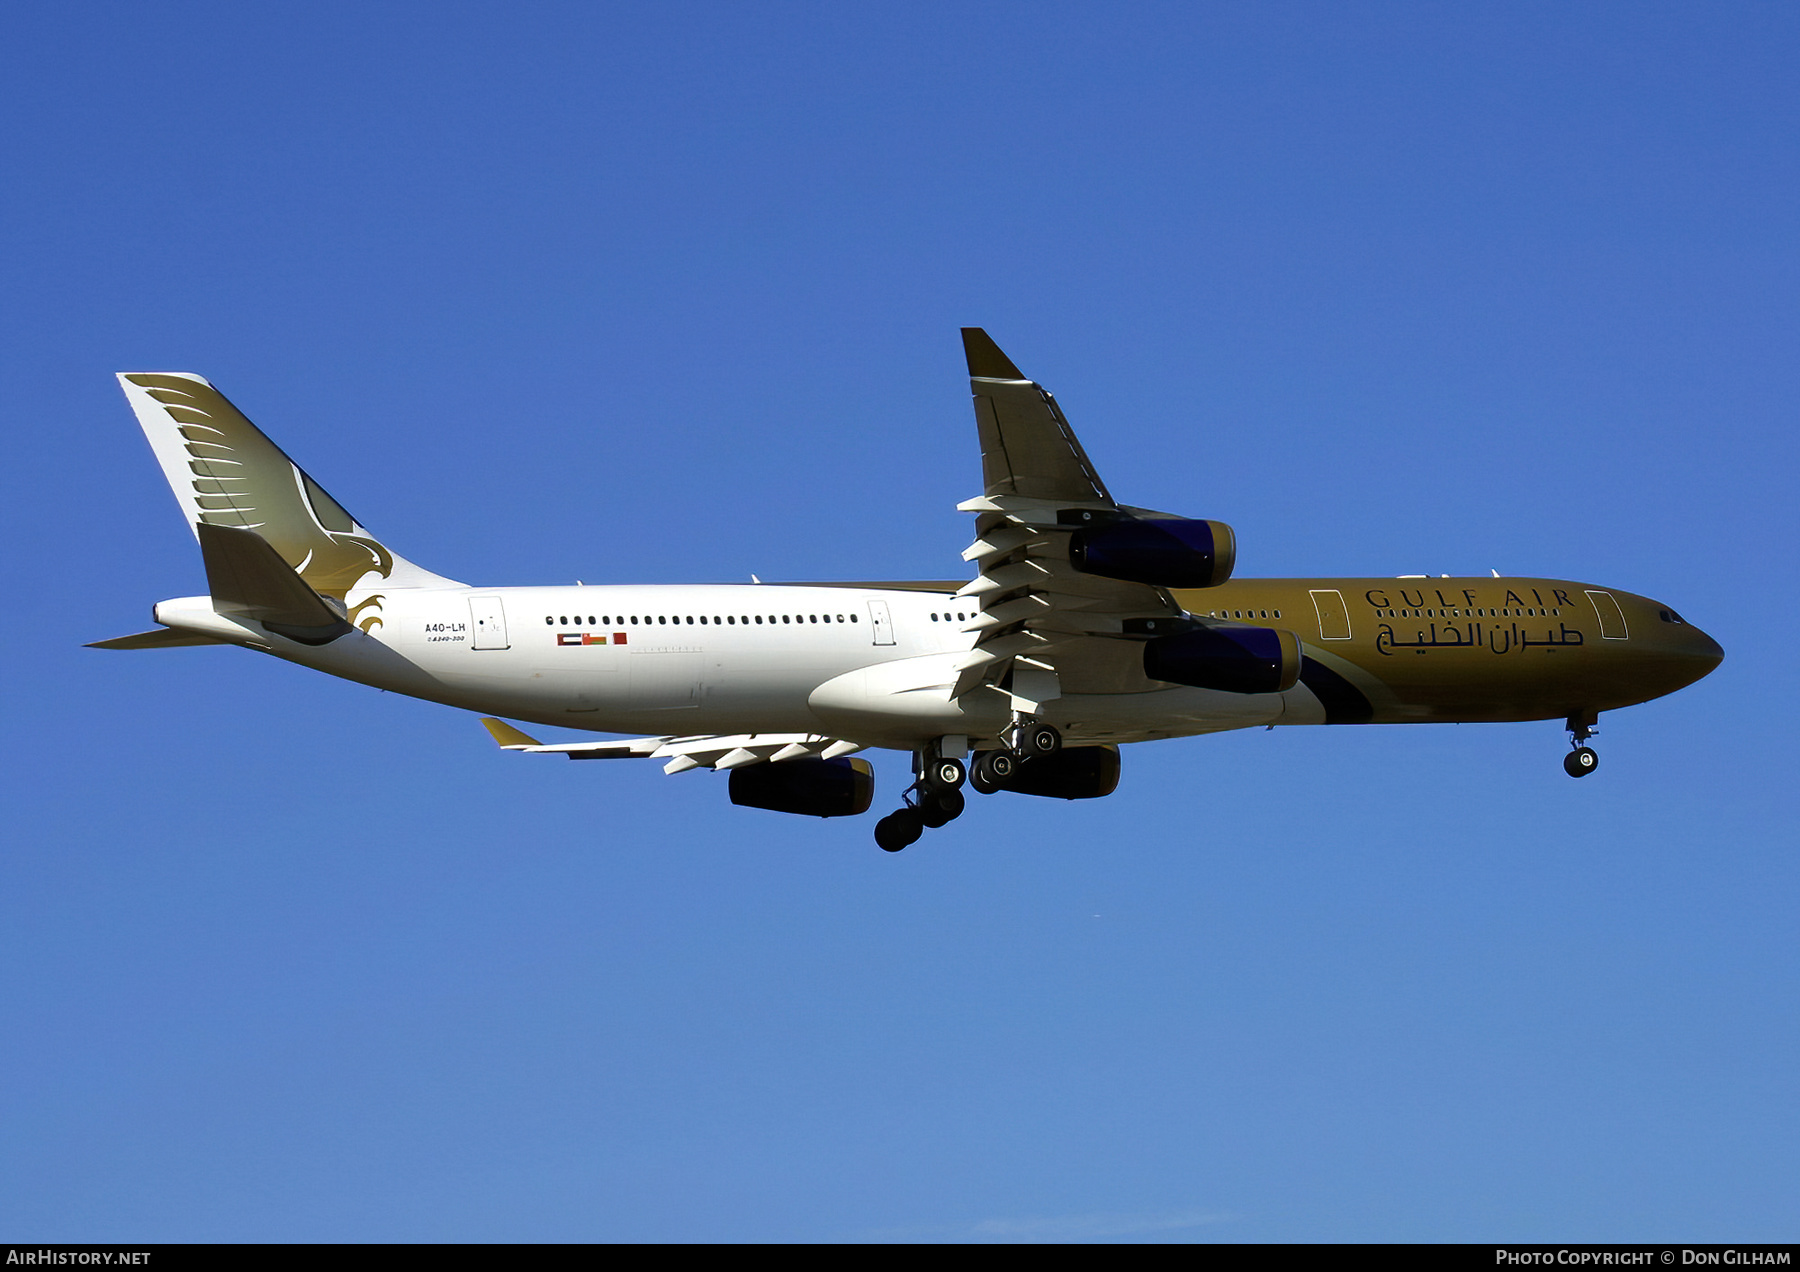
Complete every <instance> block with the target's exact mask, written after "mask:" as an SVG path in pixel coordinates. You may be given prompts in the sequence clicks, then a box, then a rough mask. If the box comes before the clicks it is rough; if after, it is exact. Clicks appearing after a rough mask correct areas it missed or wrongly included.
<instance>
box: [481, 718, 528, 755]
mask: <svg viewBox="0 0 1800 1272" xmlns="http://www.w3.org/2000/svg"><path fill="white" fill-rule="evenodd" d="M481 722H482V723H483V724H485V725H486V726H487V731H488V732H489V733H491V734H493V735H494V741H496V742H498V743H499V744H500V745H501V746H502V747H511V746H542V745H543V743H542V742H539V741H538V740H537V739H536V738H534V737H529V736H527V735H526V734H523V733H520V732H519V731H518V730H517V729H515V728H513V727H512V725H510V724H508V723H507V722H506V721H504V720H495V719H493V718H492V717H489V716H482V717H481Z"/></svg>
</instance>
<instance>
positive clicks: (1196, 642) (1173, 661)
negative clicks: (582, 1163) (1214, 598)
mask: <svg viewBox="0 0 1800 1272" xmlns="http://www.w3.org/2000/svg"><path fill="white" fill-rule="evenodd" d="M1144 674H1145V675H1146V676H1148V677H1150V679H1152V680H1166V681H1168V682H1169V683H1170V684H1177V685H1192V686H1193V687H1194V688H1196V689H1218V690H1222V691H1223V692H1225V693H1280V692H1282V691H1283V690H1284V689H1292V688H1293V687H1294V683H1295V682H1296V681H1298V680H1299V679H1300V638H1299V637H1298V636H1296V635H1294V633H1292V632H1284V631H1280V630H1278V629H1276V628H1273V627H1198V628H1195V629H1194V630H1193V631H1191V632H1182V633H1181V634H1180V635H1177V636H1159V637H1157V638H1156V639H1155V640H1153V641H1149V642H1147V643H1146V644H1145V645H1144Z"/></svg>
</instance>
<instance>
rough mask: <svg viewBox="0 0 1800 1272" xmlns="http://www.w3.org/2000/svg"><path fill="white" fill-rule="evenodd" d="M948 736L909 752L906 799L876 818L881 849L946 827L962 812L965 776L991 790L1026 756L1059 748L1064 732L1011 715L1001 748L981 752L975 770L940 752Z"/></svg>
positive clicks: (895, 848) (960, 742) (962, 746)
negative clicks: (910, 763) (910, 776)
mask: <svg viewBox="0 0 1800 1272" xmlns="http://www.w3.org/2000/svg"><path fill="white" fill-rule="evenodd" d="M947 741H950V740H949V739H945V740H942V741H939V742H937V743H934V744H933V745H932V746H930V747H927V748H926V749H925V750H923V751H920V752H919V753H918V754H917V755H915V756H914V757H913V771H914V772H915V773H917V774H918V778H917V779H916V780H915V781H914V782H913V784H912V786H911V787H910V788H909V789H908V790H907V792H906V797H905V798H906V803H905V804H904V805H903V806H902V807H900V808H897V809H895V810H894V811H893V812H891V813H889V814H888V815H887V816H886V817H883V818H882V819H881V820H880V821H878V822H876V823H875V843H876V846H877V847H879V848H880V849H881V850H882V851H883V852H899V851H900V850H901V849H902V848H909V847H911V846H912V845H913V844H916V843H918V842H919V836H920V835H922V834H924V833H925V832H926V831H927V830H936V829H937V828H938V827H940V826H948V825H949V824H950V823H951V822H953V821H955V820H956V819H957V818H958V817H961V816H962V814H963V809H964V808H965V807H966V806H967V802H966V801H965V799H964V798H963V792H962V787H963V783H964V782H965V781H968V782H969V783H970V784H971V785H973V786H974V787H975V789H976V790H977V791H979V792H980V793H981V794H983V795H992V794H993V793H994V792H995V791H997V790H1000V789H1001V788H1003V787H1004V786H1005V785H1006V782H1007V780H1008V779H1010V778H1011V777H1012V775H1013V774H1014V773H1016V772H1018V771H1019V765H1020V764H1022V763H1023V762H1024V761H1026V760H1032V759H1037V758H1039V757H1040V756H1046V755H1055V754H1056V753H1057V752H1058V751H1060V750H1062V734H1061V733H1060V732H1059V731H1058V730H1057V728H1056V726H1055V725H1053V724H1045V723H1044V722H1043V721H1041V720H1033V719H1032V718H1031V717H1030V716H1027V715H1025V714H1023V713H1020V714H1018V715H1015V716H1014V717H1013V722H1012V724H1011V726H1009V727H1008V728H1007V730H1006V732H1005V733H1003V734H1002V735H1001V738H1000V741H1001V742H1002V744H1003V749H1001V750H998V751H983V752H982V753H981V756H980V758H978V759H977V760H976V761H975V771H974V773H973V774H971V773H970V772H969V770H968V768H967V766H965V765H964V764H963V762H962V761H961V760H960V759H957V758H956V757H955V756H953V755H945V754H944V751H945V750H946V749H948V748H947V747H946V745H945V743H946V742H947ZM954 741H955V747H956V749H957V750H966V749H967V747H966V743H965V740H964V739H962V738H957V739H955V740H954Z"/></svg>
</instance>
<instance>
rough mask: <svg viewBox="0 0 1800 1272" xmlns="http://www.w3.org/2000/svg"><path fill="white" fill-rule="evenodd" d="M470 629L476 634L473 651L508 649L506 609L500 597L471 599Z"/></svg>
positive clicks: (472, 597) (475, 597)
mask: <svg viewBox="0 0 1800 1272" xmlns="http://www.w3.org/2000/svg"><path fill="white" fill-rule="evenodd" d="M469 627H470V629H471V630H472V631H473V632H474V634H475V640H474V643H473V644H472V645H471V648H473V649H506V648H509V646H508V645H507V643H506V608H505V607H504V606H503V605H502V604H501V603H500V598H499V597H498V596H471V597H470V598H469Z"/></svg>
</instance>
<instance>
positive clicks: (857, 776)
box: [731, 758, 875, 817]
mask: <svg viewBox="0 0 1800 1272" xmlns="http://www.w3.org/2000/svg"><path fill="white" fill-rule="evenodd" d="M874 798H875V770H874V768H873V767H872V766H871V765H870V764H869V762H868V761H867V760H859V759H854V758H839V759H835V760H809V759H801V760H782V761H781V762H780V763H778V764H752V765H750V766H749V767H747V768H740V769H732V770H731V802H732V803H734V804H738V805H740V806H742V807H744V808H766V809H768V810H769V811H770V812H775V813H798V814H800V815H801V816H802V817H855V816H856V815H857V814H858V813H866V812H868V811H869V803H870V801H872V800H873V799H874Z"/></svg>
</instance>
